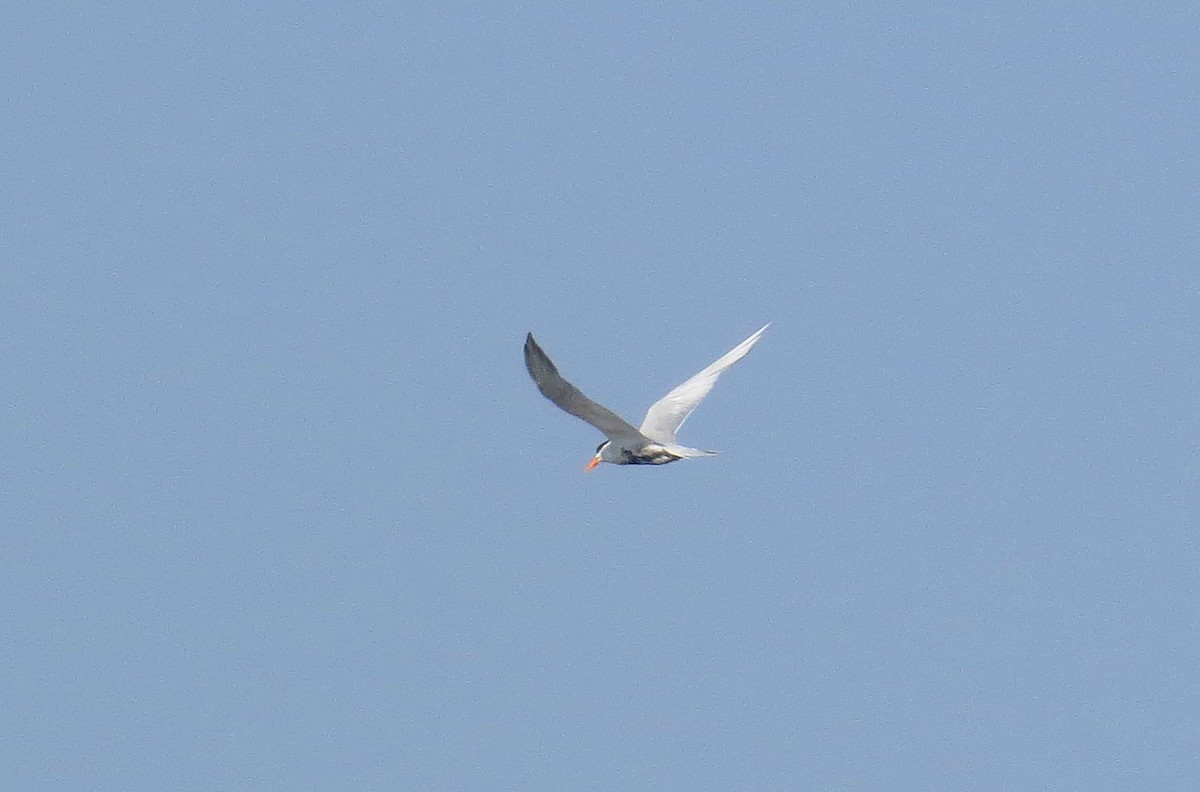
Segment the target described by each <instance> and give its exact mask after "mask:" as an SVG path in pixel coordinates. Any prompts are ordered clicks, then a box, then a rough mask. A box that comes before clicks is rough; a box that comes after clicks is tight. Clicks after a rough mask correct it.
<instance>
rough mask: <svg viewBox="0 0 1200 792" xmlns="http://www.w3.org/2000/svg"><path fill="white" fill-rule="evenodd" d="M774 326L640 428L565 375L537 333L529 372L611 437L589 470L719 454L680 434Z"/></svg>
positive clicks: (663, 404) (662, 402) (659, 407)
mask: <svg viewBox="0 0 1200 792" xmlns="http://www.w3.org/2000/svg"><path fill="white" fill-rule="evenodd" d="M770 326H771V325H770V323H767V324H765V325H763V326H762V327H761V328H760V329H759V330H758V332H756V333H755V334H754V335H752V336H750V337H749V338H747V339H746V340H745V341H743V342H742V343H740V344H738V345H737V346H735V347H734V348H733V349H731V350H729V351H728V352H726V353H725V354H724V355H722V356H721V357H719V358H717V360H715V361H714V362H713V363H711V364H709V365H708V366H707V367H705V368H704V370H703V371H701V372H699V373H698V374H696V375H695V376H694V377H692V378H691V379H689V380H688V381H687V382H685V383H683V384H682V385H680V386H679V387H677V388H675V389H674V390H672V391H671V392H670V393H668V394H667V395H666V396H663V397H662V398H661V399H659V400H658V401H656V402H655V403H654V404H652V405H650V409H649V410H647V411H646V418H645V420H643V421H642V426H641V428H639V429H634V428H633V426H632V424H630V423H628V422H627V421H625V419H623V418H621V416H619V415H617V414H616V413H614V412H613V411H612V410H609V409H608V408H606V407H602V406H600V405H599V404H596V402H594V401H592V400H591V399H589V398H588V397H587V396H584V395H583V394H582V393H580V391H579V389H578V388H576V387H575V386H574V385H572V384H571V383H569V382H567V381H566V380H565V379H563V377H562V375H560V374H559V373H558V369H557V368H556V367H555V365H554V363H553V362H552V361H551V360H550V358H549V357H547V356H546V353H545V352H543V351H542V348H541V347H540V346H538V344H537V341H534V340H533V333H529V334H528V335H526V336H525V368H527V369H529V376H530V377H532V378H533V381H534V383H535V384H536V385H537V387H538V390H540V391H541V392H542V395H543V396H545V397H546V398H547V399H549V400H550V401H552V402H554V403H555V404H556V405H558V407H559V408H560V409H562V410H564V411H566V412H568V413H570V414H571V415H574V416H575V417H576V418H579V419H581V420H584V421H587V422H588V423H590V424H591V425H592V426H594V427H596V428H597V429H599V430H600V431H601V432H603V433H604V436H605V437H607V438H608V439H607V440H605V441H604V442H603V443H601V444H600V445H599V446H598V447H597V448H596V455H595V456H594V457H592V461H590V462H588V464H587V469H588V470H591V469H592V468H594V467H596V465H599V464H600V463H601V462H610V463H612V464H614V465H665V464H667V463H668V462H674V461H675V460H677V459H690V458H692V457H704V456H713V455H714V454H716V453H717V452H716V451H701V450H700V449H698V448H688V447H687V446H681V445H679V444H678V443H676V442H675V433H676V432H678V431H679V427H680V426H682V425H683V422H684V421H686V420H687V417H688V416H689V415H691V414H692V410H694V409H696V405H698V404H700V402H701V401H703V400H704V397H705V396H707V395H708V392H709V391H710V390H712V387H713V385H715V384H716V382H717V378H718V377H720V376H721V375H722V374H723V373H724V372H725V369H727V368H729V367H730V366H732V365H733V364H734V363H737V362H738V361H739V360H741V359H742V358H743V357H745V356H746V353H747V352H749V351H750V348H751V347H753V346H754V345H755V344H757V343H758V339H759V337H760V336H762V334H763V331H765V330H766V329H767V328H768V327H770Z"/></svg>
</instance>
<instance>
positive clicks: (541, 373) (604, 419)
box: [525, 333, 642, 440]
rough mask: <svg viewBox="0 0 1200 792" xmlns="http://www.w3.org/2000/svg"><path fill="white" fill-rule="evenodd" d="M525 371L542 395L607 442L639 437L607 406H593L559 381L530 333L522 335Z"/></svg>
mask: <svg viewBox="0 0 1200 792" xmlns="http://www.w3.org/2000/svg"><path fill="white" fill-rule="evenodd" d="M525 368H527V369H529V376H530V377H532V378H533V381H534V384H536V385H537V387H538V390H540V391H541V392H542V395H543V396H545V397H546V398H547V399H549V400H550V401H552V402H554V403H555V404H556V405H558V407H559V409H561V410H563V411H564V412H568V413H570V414H571V415H574V416H575V417H576V418H578V419H580V420H582V421H587V422H588V423H590V424H591V425H592V426H594V427H596V428H597V429H599V430H600V431H601V432H604V434H605V436H606V437H607V438H608V439H609V440H617V439H620V438H629V437H641V436H642V433H641V432H639V431H638V430H637V429H635V428H634V427H633V425H632V424H630V423H627V422H626V421H625V419H623V418H622V417H621V416H619V415H617V414H616V413H614V412H613V411H612V410H609V409H608V408H607V407H601V406H600V405H599V404H596V402H594V401H592V400H591V399H589V398H588V397H587V396H584V395H583V394H582V393H580V392H579V388H576V387H575V386H574V385H572V384H571V383H569V382H567V381H566V380H565V379H563V378H562V375H561V374H559V373H558V369H557V368H556V367H555V366H554V363H553V362H551V360H550V358H548V357H546V353H545V352H543V351H542V348H541V347H540V346H538V344H537V341H534V340H533V333H530V334H528V335H527V336H525Z"/></svg>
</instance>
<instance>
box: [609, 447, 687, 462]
mask: <svg viewBox="0 0 1200 792" xmlns="http://www.w3.org/2000/svg"><path fill="white" fill-rule="evenodd" d="M677 459H683V457H681V456H675V455H674V454H672V453H671V452H669V451H665V450H654V451H650V452H649V453H644V454H638V453H634V452H633V451H629V450H626V449H621V462H620V464H622V465H665V464H667V463H668V462H674V461H675V460H677Z"/></svg>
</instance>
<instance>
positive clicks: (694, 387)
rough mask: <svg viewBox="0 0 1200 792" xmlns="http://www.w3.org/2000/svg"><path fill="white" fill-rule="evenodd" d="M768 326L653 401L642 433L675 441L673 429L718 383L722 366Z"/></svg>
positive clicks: (745, 349) (747, 348) (734, 360)
mask: <svg viewBox="0 0 1200 792" xmlns="http://www.w3.org/2000/svg"><path fill="white" fill-rule="evenodd" d="M770 326H771V325H770V323H769V322H768V323H767V324H765V325H763V326H762V328H760V329H759V331H758V332H757V333H755V334H754V335H752V336H750V337H749V338H747V339H746V340H745V341H743V342H742V343H740V344H738V345H737V346H735V347H734V348H733V349H731V350H729V351H728V352H726V353H725V354H724V355H722V356H721V357H720V358H718V359H717V360H716V361H714V362H713V363H711V364H709V365H708V367H706V368H705V369H704V370H703V371H701V372H700V373H698V374H696V375H695V376H694V377H692V378H691V379H689V380H688V381H687V382H685V383H683V384H682V385H680V386H679V387H677V388H675V389H674V390H673V391H671V392H670V393H668V394H667V395H666V396H663V397H662V398H661V399H659V400H658V401H656V402H655V403H654V404H652V405H651V406H650V409H649V410H647V411H646V419H645V420H644V421H642V428H641V432H642V434H644V435H645V436H646V437H649V438H650V439H651V440H653V441H655V442H656V443H674V442H675V433H676V432H678V431H679V427H681V426H683V422H684V421H686V420H687V417H688V416H689V415H691V414H692V410H694V409H696V405H698V404H700V402H702V401H704V397H705V396H707V395H708V392H709V391H710V390H712V387H713V385H715V384H716V383H717V378H718V377H720V376H721V374H723V373H724V372H725V369H727V368H729V367H730V366H732V365H733V364H734V363H737V362H738V361H739V360H741V359H742V358H744V357H745V356H746V353H747V352H749V351H750V348H751V347H752V346H754V345H755V344H757V343H758V339H759V338H760V337H761V336H762V334H763V331H764V330H766V329H767V328H768V327H770Z"/></svg>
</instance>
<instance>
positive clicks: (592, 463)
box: [584, 454, 600, 470]
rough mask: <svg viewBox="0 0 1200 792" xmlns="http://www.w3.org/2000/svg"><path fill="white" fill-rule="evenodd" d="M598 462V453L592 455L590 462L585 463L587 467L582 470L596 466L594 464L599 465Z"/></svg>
mask: <svg viewBox="0 0 1200 792" xmlns="http://www.w3.org/2000/svg"><path fill="white" fill-rule="evenodd" d="M599 464H600V455H599V454H597V455H596V456H594V457H592V461H591V462H588V463H587V467H585V468H584V470H591V469H592V468H594V467H596V465H599Z"/></svg>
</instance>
